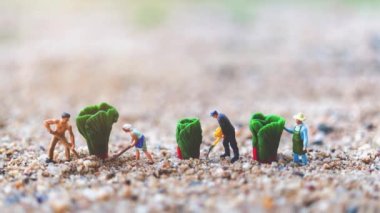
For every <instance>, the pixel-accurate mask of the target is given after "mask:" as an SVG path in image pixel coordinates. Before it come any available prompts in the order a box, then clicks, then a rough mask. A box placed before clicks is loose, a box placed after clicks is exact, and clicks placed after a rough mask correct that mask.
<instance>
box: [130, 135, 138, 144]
mask: <svg viewBox="0 0 380 213" xmlns="http://www.w3.org/2000/svg"><path fill="white" fill-rule="evenodd" d="M136 144H137V137H136V135H133V136H132V141H131V146H132V147H133V146H136Z"/></svg>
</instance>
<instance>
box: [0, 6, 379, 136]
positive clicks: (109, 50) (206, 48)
mask: <svg viewBox="0 0 380 213" xmlns="http://www.w3.org/2000/svg"><path fill="white" fill-rule="evenodd" d="M378 9H379V2H378V1H374V0H373V1H355V0H348V1H343V0H341V1H339V0H335V1H254V0H250V1H248V0H236V1H232V0H222V1H215V0H206V1H174V0H162V1H149V0H141V1H121V0H120V1H118V0H114V1H97V0H95V1H46V0H36V1H33V2H30V1H9V0H3V1H1V3H0V76H1V84H0V89H1V93H0V96H1V97H0V99H1V111H0V112H1V114H0V124H1V125H0V126H1V127H2V129H1V131H2V134H3V135H4V134H6V135H10V136H12V137H19V138H33V137H35V136H36V135H38V134H39V133H40V132H42V130H41V122H42V120H44V119H46V118H49V117H59V115H60V113H61V112H62V111H68V112H70V113H71V114H73V115H76V114H78V112H79V111H80V109H81V108H83V107H84V106H86V105H89V104H95V103H99V102H102V101H106V102H109V103H110V104H112V105H115V107H117V108H118V109H119V111H120V113H121V115H122V118H121V121H129V122H132V123H136V125H138V127H139V128H140V129H144V130H152V131H155V133H154V134H153V133H152V134H153V135H156V138H157V139H158V138H162V137H165V136H168V135H170V134H173V132H174V129H175V123H176V120H177V119H179V118H181V117H186V116H197V117H200V118H202V120H204V121H203V122H205V126H208V125H210V124H212V123H214V121H213V120H212V119H209V118H208V112H209V111H210V110H212V109H219V110H220V111H223V112H225V113H226V114H228V115H229V116H230V117H231V119H232V120H233V121H234V122H235V123H241V124H246V123H247V122H248V120H249V117H250V115H251V113H253V112H257V111H262V112H264V113H277V114H281V115H283V116H286V117H287V118H291V115H293V114H295V113H296V112H299V111H302V112H304V113H305V114H306V115H307V116H308V117H309V118H310V120H309V123H311V124H313V123H317V122H319V121H318V120H321V119H322V120H323V119H326V117H331V116H335V117H337V116H338V117H339V116H340V117H344V118H345V119H348V120H349V121H350V122H359V121H362V120H365V121H368V122H375V123H376V122H377V121H378V117H379V105H380V102H379V97H380V96H379V89H380V88H379V87H380V85H379V80H380V21H379V20H380V15H379V13H378ZM121 123H122V122H121ZM120 125H121V124H120ZM347 128H348V127H347ZM151 137H153V136H151Z"/></svg>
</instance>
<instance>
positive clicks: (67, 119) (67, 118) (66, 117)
mask: <svg viewBox="0 0 380 213" xmlns="http://www.w3.org/2000/svg"><path fill="white" fill-rule="evenodd" d="M70 117H71V115H70V114H69V113H67V112H64V113H62V115H61V118H62V120H63V121H65V122H69V120H70Z"/></svg>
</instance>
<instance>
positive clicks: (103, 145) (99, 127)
mask: <svg viewBox="0 0 380 213" xmlns="http://www.w3.org/2000/svg"><path fill="white" fill-rule="evenodd" d="M118 118H119V113H118V112H117V110H116V109H115V108H114V107H112V106H110V105H109V104H107V103H101V104H99V105H95V106H88V107H86V108H85V109H83V110H82V111H81V112H80V113H79V116H78V117H77V119H76V123H77V127H78V130H79V132H80V133H81V134H82V136H83V137H84V138H85V139H86V142H87V147H88V150H89V152H90V155H96V156H98V157H99V158H102V159H106V158H108V141H109V137H110V134H111V130H112V125H113V124H114V123H116V122H117V120H118Z"/></svg>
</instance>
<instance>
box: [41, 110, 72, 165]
mask: <svg viewBox="0 0 380 213" xmlns="http://www.w3.org/2000/svg"><path fill="white" fill-rule="evenodd" d="M69 120H70V114H69V113H66V112H64V113H62V116H61V119H60V120H58V119H50V120H46V121H45V122H44V125H45V127H46V129H47V130H48V132H49V133H50V134H51V135H53V137H52V139H51V142H50V145H49V152H48V159H46V162H47V163H54V159H53V158H54V149H55V146H56V145H57V143H58V142H60V143H61V144H62V145H63V146H65V155H66V160H67V161H70V150H71V151H72V152H73V154H74V155H75V156H76V157H78V154H77V152H76V151H75V150H74V148H75V137H74V133H73V129H72V126H71V125H70V123H69ZM51 125H55V126H56V130H55V131H53V130H52V129H51ZM66 131H69V134H70V143H68V142H67V139H66V137H65V133H66Z"/></svg>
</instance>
